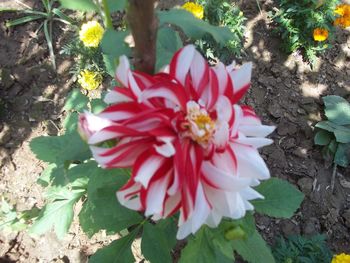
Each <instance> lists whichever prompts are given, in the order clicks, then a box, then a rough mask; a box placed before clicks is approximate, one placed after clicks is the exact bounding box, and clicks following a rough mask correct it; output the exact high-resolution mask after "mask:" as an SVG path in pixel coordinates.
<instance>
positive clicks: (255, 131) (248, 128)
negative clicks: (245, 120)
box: [239, 125, 276, 137]
mask: <svg viewBox="0 0 350 263" xmlns="http://www.w3.org/2000/svg"><path fill="white" fill-rule="evenodd" d="M275 129H276V127H275V126H267V125H241V126H239V131H240V132H242V133H243V134H244V135H245V136H254V137H265V136H267V135H269V134H270V133H272V132H273V131H274V130H275Z"/></svg>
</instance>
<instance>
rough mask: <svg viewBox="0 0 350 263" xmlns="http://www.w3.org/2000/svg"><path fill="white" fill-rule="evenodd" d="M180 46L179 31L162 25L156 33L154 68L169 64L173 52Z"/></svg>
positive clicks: (158, 68) (157, 68)
mask: <svg viewBox="0 0 350 263" xmlns="http://www.w3.org/2000/svg"><path fill="white" fill-rule="evenodd" d="M181 47H182V41H181V38H180V36H179V33H178V32H176V31H175V30H173V29H172V28H170V27H163V28H161V29H159V30H158V33H157V62H156V70H157V71H159V70H160V69H161V68H162V67H163V66H165V65H167V64H169V62H170V60H171V58H172V57H173V55H174V53H175V52H176V51H177V50H178V49H180V48H181Z"/></svg>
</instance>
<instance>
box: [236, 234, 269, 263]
mask: <svg viewBox="0 0 350 263" xmlns="http://www.w3.org/2000/svg"><path fill="white" fill-rule="evenodd" d="M232 244H233V249H234V250H235V251H236V252H237V253H238V254H239V255H241V256H242V258H243V259H244V260H246V261H248V262H249V263H261V262H262V259H263V262H264V263H274V262H275V259H274V258H273V256H272V254H271V251H270V249H269V247H268V246H267V244H266V242H265V240H264V239H263V238H262V237H261V236H260V234H259V233H258V232H257V231H255V232H254V233H253V234H252V235H251V236H249V237H248V238H247V239H245V240H242V239H240V240H234V241H232Z"/></svg>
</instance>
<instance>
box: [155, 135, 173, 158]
mask: <svg viewBox="0 0 350 263" xmlns="http://www.w3.org/2000/svg"><path fill="white" fill-rule="evenodd" d="M160 140H161V141H162V142H164V144H162V145H160V146H154V148H155V149H156V151H157V153H159V154H160V155H163V156H164V157H171V156H173V155H174V154H175V147H174V145H173V144H172V140H173V138H169V137H166V138H160Z"/></svg>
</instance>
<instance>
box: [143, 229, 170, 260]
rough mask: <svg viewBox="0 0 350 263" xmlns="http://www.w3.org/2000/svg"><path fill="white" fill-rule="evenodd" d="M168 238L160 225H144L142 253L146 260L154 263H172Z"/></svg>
mask: <svg viewBox="0 0 350 263" xmlns="http://www.w3.org/2000/svg"><path fill="white" fill-rule="evenodd" d="M167 238H168V237H167V236H166V235H165V233H164V232H163V230H162V229H161V228H160V227H159V226H158V225H151V224H150V223H146V224H144V227H143V233H142V241H141V251H142V254H143V255H144V256H145V258H146V259H148V260H149V261H150V262H152V263H166V262H169V263H171V262H172V258H171V255H170V251H171V247H168V243H167Z"/></svg>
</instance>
